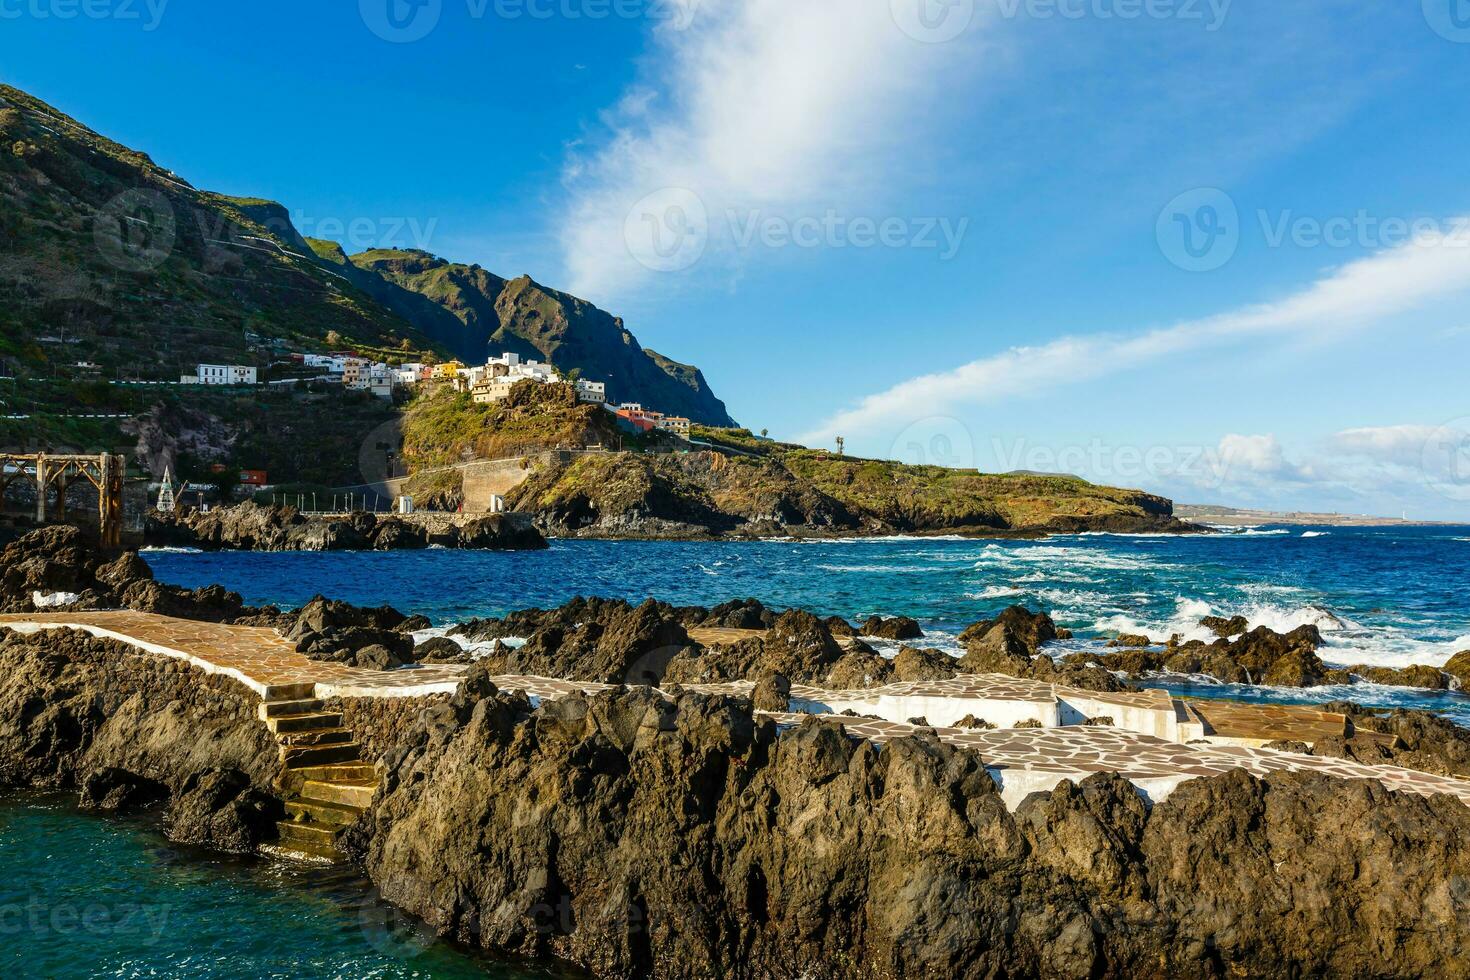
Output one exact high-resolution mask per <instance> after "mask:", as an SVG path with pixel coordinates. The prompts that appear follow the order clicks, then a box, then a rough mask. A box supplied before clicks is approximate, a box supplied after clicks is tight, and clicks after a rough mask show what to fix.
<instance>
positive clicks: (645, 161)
mask: <svg viewBox="0 0 1470 980" xmlns="http://www.w3.org/2000/svg"><path fill="white" fill-rule="evenodd" d="M682 2H684V3H686V4H688V5H689V11H688V13H689V16H687V17H681V18H676V19H674V20H673V21H671V22H670V23H668V24H666V25H664V26H663V27H662V28H661V29H660V30H659V31H658V32H657V36H656V45H655V53H654V55H653V56H652V58H651V59H650V64H649V65H648V70H647V71H646V72H645V73H644V78H643V80H642V81H641V82H640V83H639V84H638V85H636V86H634V87H633V88H631V89H630V90H629V91H627V92H625V93H623V95H622V97H621V98H620V99H619V100H618V102H617V104H616V106H615V107H614V108H612V109H610V110H609V112H608V114H607V117H606V119H605V122H606V124H607V130H608V131H607V132H606V133H604V134H596V135H594V136H593V138H591V139H590V140H589V141H588V142H587V144H586V146H581V147H577V148H575V149H574V153H573V155H572V156H571V158H570V159H569V160H568V162H567V164H566V168H565V173H564V181H565V183H566V186H567V189H568V191H569V194H570V203H569V206H568V213H567V214H566V216H565V219H564V221H563V223H562V227H563V229H564V230H563V231H562V233H561V244H562V250H563V254H564V261H565V264H566V267H567V272H568V274H569V277H570V282H571V286H572V288H573V289H574V290H575V291H577V292H578V293H579V294H581V295H586V296H589V297H592V298H594V299H597V300H599V301H604V302H605V301H607V300H608V299H609V298H611V296H613V295H622V294H625V293H627V292H630V291H632V290H634V289H636V288H638V287H639V286H640V285H641V284H644V283H646V282H647V280H648V279H649V278H650V277H651V276H652V275H655V274H657V273H656V272H654V271H651V270H650V269H649V268H648V265H649V263H647V262H640V258H643V256H641V255H639V254H637V249H636V247H635V248H630V243H629V242H628V240H627V237H628V231H629V227H630V225H629V219H630V215H632V214H634V212H635V210H636V209H635V205H639V203H640V202H641V201H645V200H647V199H649V197H650V195H652V196H653V198H652V201H653V211H654V220H655V221H656V222H658V223H659V224H660V229H659V230H661V231H663V232H665V233H667V234H668V235H681V234H684V233H685V232H686V231H689V230H690V227H689V226H690V225H693V224H698V223H700V222H701V221H703V226H702V227H699V228H696V229H693V232H694V233H697V234H699V235H701V236H703V237H701V238H700V239H699V240H698V242H697V243H696V247H697V249H698V252H699V254H698V255H697V256H694V257H695V258H698V259H701V260H702V262H703V264H702V265H701V266H700V269H706V270H707V269H711V268H714V269H722V268H723V269H728V268H729V267H730V263H729V254H728V252H726V251H725V250H726V249H728V248H729V247H730V246H731V244H732V241H731V240H732V238H733V234H734V233H733V230H732V229H730V228H727V227H725V223H724V220H723V216H724V215H725V214H726V213H727V212H728V211H731V210H739V211H742V212H749V211H750V210H752V209H761V210H763V211H764V212H765V213H767V214H780V215H783V216H785V217H787V218H794V217H800V216H804V215H821V214H823V212H824V210H825V209H827V208H833V207H835V208H840V209H843V210H845V211H847V212H848V213H849V214H851V213H852V212H853V211H854V210H862V209H871V208H877V207H880V206H881V205H880V204H878V198H879V197H880V196H881V195H891V194H895V193H898V192H901V191H902V189H903V186H902V185H903V182H904V173H905V166H904V165H903V164H902V160H903V159H904V155H905V151H906V152H907V159H908V160H910V161H915V160H916V159H918V157H919V156H920V155H918V154H915V153H914V152H913V150H914V144H913V142H912V139H913V137H914V135H915V132H916V131H917V128H918V127H920V126H921V125H922V123H921V122H920V121H921V120H924V119H929V120H930V121H931V123H932V124H933V125H940V124H941V122H942V121H941V120H940V119H939V118H936V117H937V116H938V115H939V114H940V113H942V112H943V111H944V105H945V103H944V100H942V99H937V98H936V96H937V94H938V93H939V92H940V91H942V90H944V89H945V88H947V87H952V86H953V84H954V81H955V77H956V73H957V72H960V71H964V70H966V68H965V65H966V62H967V59H968V61H970V62H971V63H973V61H974V60H975V59H974V56H973V47H974V38H975V36H976V33H977V31H978V26H977V25H970V26H969V27H968V29H967V30H966V31H965V32H963V33H962V34H961V35H960V36H959V37H957V38H954V39H952V40H950V41H948V42H947V43H939V44H933V43H924V42H923V41H921V40H919V39H916V38H915V37H914V36H912V35H911V33H906V32H905V30H904V28H903V26H902V25H901V21H902V18H901V17H899V16H897V15H896V14H895V11H896V10H900V9H901V8H903V7H904V5H905V3H910V4H912V5H914V6H915V7H916V9H917V7H918V6H919V5H921V4H923V3H925V2H926V0H902V2H897V3H890V2H887V0H884V2H877V3H870V2H862V3H853V2H851V0H801V2H792V0H702V2H699V3H697V4H696V3H695V2H694V0H682ZM955 8H956V9H957V10H959V11H960V12H961V13H963V11H965V10H967V9H968V8H967V7H966V6H965V5H955ZM913 165H914V164H913V163H912V162H911V163H910V164H909V166H913ZM696 211H697V212H698V214H695V213H693V212H696ZM666 212H667V213H666ZM665 222H666V223H667V225H668V227H666V228H665V227H662V225H663V224H664V223H665ZM636 230H637V229H636V226H635V231H636ZM684 258H688V256H685V257H682V258H681V259H680V263H683V261H684ZM664 271H667V270H664ZM680 271H685V270H684V269H683V268H682V265H681V268H680Z"/></svg>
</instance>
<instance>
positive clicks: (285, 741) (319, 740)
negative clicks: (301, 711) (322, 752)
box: [277, 728, 352, 745]
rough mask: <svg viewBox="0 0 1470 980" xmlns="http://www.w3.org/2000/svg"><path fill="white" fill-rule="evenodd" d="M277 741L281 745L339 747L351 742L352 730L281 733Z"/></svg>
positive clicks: (334, 729)
mask: <svg viewBox="0 0 1470 980" xmlns="http://www.w3.org/2000/svg"><path fill="white" fill-rule="evenodd" d="M277 741H279V742H280V743H281V744H282V745H341V744H342V743H343V742H350V741H352V730H351V729H349V728H322V729H319V730H317V731H314V732H282V733H281V734H280V736H279V737H278V738H277Z"/></svg>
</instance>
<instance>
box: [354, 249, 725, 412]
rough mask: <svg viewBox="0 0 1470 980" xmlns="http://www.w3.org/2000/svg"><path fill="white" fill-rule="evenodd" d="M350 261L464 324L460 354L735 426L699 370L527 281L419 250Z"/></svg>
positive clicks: (608, 317)
mask: <svg viewBox="0 0 1470 980" xmlns="http://www.w3.org/2000/svg"><path fill="white" fill-rule="evenodd" d="M352 262H353V264H355V265H357V266H358V267H359V268H362V269H364V270H369V271H372V272H374V273H376V274H377V275H379V276H381V277H382V278H384V279H385V280H387V281H389V282H392V283H394V284H396V285H398V286H401V287H403V288H405V289H408V290H411V291H413V292H415V293H418V294H420V295H422V296H425V297H427V298H429V299H430V300H433V301H434V302H435V303H438V304H439V305H440V306H442V307H443V308H444V309H446V310H448V311H449V312H451V313H452V314H454V316H455V317H457V318H458V319H459V320H460V321H461V322H462V323H463V324H464V330H465V333H464V340H463V343H461V344H460V345H457V346H456V347H455V349H456V350H457V351H462V352H463V354H462V356H465V357H466V358H471V359H474V360H480V359H481V358H483V357H484V356H485V354H486V352H488V351H494V352H500V351H510V352H512V353H517V354H520V355H522V356H523V357H534V358H537V359H538V360H544V361H547V362H549V363H551V364H554V365H555V366H556V367H557V368H558V369H559V370H561V371H564V372H568V373H570V372H572V371H576V372H577V373H578V374H579V376H581V377H582V378H585V379H586V380H588V381H601V382H604V383H606V384H607V386H608V393H609V397H610V398H612V399H613V400H615V401H625V400H626V401H634V400H636V401H640V402H642V403H643V404H645V405H646V406H648V407H650V408H654V409H656V410H658V411H661V412H664V413H665V414H669V415H685V416H687V417H689V418H691V419H693V420H695V421H696V422H701V423H704V424H707V425H733V424H734V423H733V422H732V421H731V420H730V416H729V413H728V412H727V411H726V409H725V405H724V403H723V402H721V401H720V400H719V399H718V398H716V397H715V395H714V393H713V392H712V391H711V390H710V387H709V384H708V382H707V381H705V378H704V375H703V374H702V373H701V372H700V370H699V369H698V368H695V367H692V366H690V365H687V364H680V363H678V362H677V361H673V360H671V359H669V358H667V357H665V356H663V355H662V354H657V353H655V352H653V351H649V350H646V349H644V348H643V347H642V346H640V345H639V343H638V340H637V338H636V337H634V336H633V334H632V333H631V332H629V331H628V329H627V327H625V326H624V324H623V321H622V319H621V318H619V317H615V316H613V315H612V314H611V313H608V312H606V311H604V310H600V309H598V308H597V307H596V306H593V305H592V304H591V303H589V302H587V301H586V300H583V299H578V298H577V297H575V296H571V295H568V294H567V293H562V292H558V291H557V290H554V289H549V288H547V287H545V286H542V285H540V284H539V283H537V282H535V281H534V280H532V279H531V278H530V277H529V276H521V277H520V278H518V279H511V280H506V279H502V278H500V277H499V276H497V275H494V274H493V273H490V272H487V271H486V270H484V269H482V268H480V267H479V266H476V265H469V266H467V265H459V264H455V263H451V262H446V261H445V260H443V259H440V258H437V257H435V256H433V255H430V254H429V253H427V252H420V251H381V250H380V251H372V252H364V253H362V254H360V255H354V256H353V257H352Z"/></svg>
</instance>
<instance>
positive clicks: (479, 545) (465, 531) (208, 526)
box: [144, 503, 547, 551]
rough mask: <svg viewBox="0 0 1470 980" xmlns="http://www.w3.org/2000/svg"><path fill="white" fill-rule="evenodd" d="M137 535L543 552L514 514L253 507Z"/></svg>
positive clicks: (200, 544)
mask: <svg viewBox="0 0 1470 980" xmlns="http://www.w3.org/2000/svg"><path fill="white" fill-rule="evenodd" d="M144 537H145V540H146V541H147V543H148V544H150V545H154V546H164V547H181V548H199V549H200V550H203V551H415V550H423V549H425V548H450V549H464V550H484V551H534V550H539V549H543V548H546V547H547V543H546V539H545V538H544V537H542V535H541V532H540V531H538V530H536V528H535V526H534V525H533V524H532V523H531V522H530V520H529V519H526V518H524V517H520V516H518V515H514V514H487V515H485V516H483V517H479V518H473V519H470V520H467V521H462V522H455V521H452V520H449V519H448V517H446V519H444V520H439V521H432V522H431V521H430V520H429V517H428V516H427V515H425V516H422V517H415V516H397V515H390V514H373V513H368V512H366V511H359V512H357V513H354V514H349V515H346V516H344V517H334V518H324V517H316V516H311V515H307V514H303V513H301V512H299V511H298V510H296V508H294V507H289V506H269V507H268V506H265V505H262V504H255V503H243V504H236V505H235V506H233V507H219V508H215V509H214V510H210V511H186V512H183V513H180V514H158V513H151V514H149V516H148V521H147V527H146V529H145V532H144Z"/></svg>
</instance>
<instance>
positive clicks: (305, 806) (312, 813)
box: [286, 797, 362, 830]
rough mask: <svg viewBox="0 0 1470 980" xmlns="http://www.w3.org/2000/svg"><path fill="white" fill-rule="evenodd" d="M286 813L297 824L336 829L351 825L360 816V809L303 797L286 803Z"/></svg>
mask: <svg viewBox="0 0 1470 980" xmlns="http://www.w3.org/2000/svg"><path fill="white" fill-rule="evenodd" d="M286 813H287V814H289V815H290V817H291V819H292V820H293V821H294V822H296V823H298V824H300V823H307V824H316V825H318V826H322V827H331V828H334V829H337V830H340V829H342V828H343V827H350V826H352V824H353V823H355V822H356V821H357V818H358V817H360V816H362V810H361V809H359V808H358V807H355V806H343V805H341V804H340V803H329V802H327V801H326V800H316V799H307V798H305V797H302V798H301V799H299V800H292V801H291V802H290V803H287V804H286Z"/></svg>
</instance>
